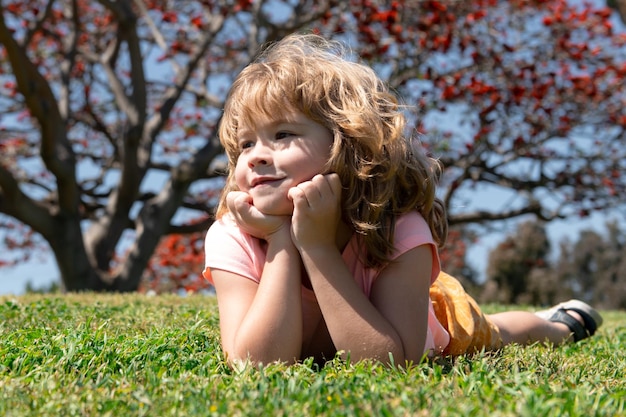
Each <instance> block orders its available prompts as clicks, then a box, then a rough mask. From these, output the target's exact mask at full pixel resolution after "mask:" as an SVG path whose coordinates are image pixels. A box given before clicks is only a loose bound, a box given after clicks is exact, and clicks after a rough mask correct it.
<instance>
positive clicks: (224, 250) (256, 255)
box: [203, 212, 450, 354]
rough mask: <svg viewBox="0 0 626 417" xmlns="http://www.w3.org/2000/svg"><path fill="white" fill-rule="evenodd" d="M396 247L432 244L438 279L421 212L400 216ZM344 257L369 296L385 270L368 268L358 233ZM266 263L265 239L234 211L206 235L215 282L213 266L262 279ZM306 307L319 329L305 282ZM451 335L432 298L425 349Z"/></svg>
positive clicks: (438, 346) (398, 251) (440, 345)
mask: <svg viewBox="0 0 626 417" xmlns="http://www.w3.org/2000/svg"><path fill="white" fill-rule="evenodd" d="M394 241H395V251H394V253H393V254H392V256H391V259H395V258H397V257H398V256H400V255H402V254H403V253H405V252H407V251H409V250H411V249H413V248H415V247H417V246H421V245H430V246H431V248H432V254H433V268H432V273H431V277H430V282H431V284H432V283H433V282H435V280H436V279H437V276H438V275H439V272H440V270H441V266H440V262H439V255H438V253H437V247H436V245H435V243H434V240H433V237H432V234H431V232H430V229H429V228H428V225H427V224H426V221H425V220H424V218H423V217H422V216H421V215H420V214H419V213H418V212H411V213H408V214H405V215H403V216H401V217H400V218H398V220H397V222H396V228H395V236H394ZM342 257H343V260H344V261H345V263H346V265H347V266H348V268H349V270H350V272H351V273H352V276H353V277H354V280H355V281H356V283H357V284H358V285H359V287H360V288H361V290H362V291H363V293H364V294H365V295H366V296H367V297H368V298H369V296H370V292H371V290H372V286H373V284H374V281H375V280H376V278H377V277H378V275H379V273H380V271H381V270H377V269H372V268H366V267H365V265H364V264H363V263H362V262H361V261H360V256H359V253H358V245H357V239H356V235H355V236H353V237H352V238H351V240H350V241H349V242H348V245H347V246H346V248H345V249H344V251H343V253H342ZM264 265H265V250H264V249H263V247H262V245H261V241H260V240H259V239H257V238H254V237H252V236H250V235H248V234H246V233H244V232H242V231H241V229H239V228H238V227H237V225H236V224H235V222H234V220H233V219H232V218H231V217H230V215H226V216H224V217H222V218H221V219H220V220H218V221H216V222H214V223H213V225H211V227H210V228H209V231H208V232H207V235H206V239H205V269H204V272H203V275H204V277H205V278H206V279H208V280H209V282H211V283H213V280H212V278H211V271H210V268H213V269H221V270H224V271H229V272H232V273H235V274H238V275H241V276H243V277H246V278H249V279H251V280H252V281H255V282H259V281H260V280H261V276H262V272H263V266H264ZM302 310H303V322H304V323H303V325H304V329H305V334H303V337H304V338H305V340H306V338H307V337H310V336H311V335H307V334H306V330H307V329H310V332H313V331H315V329H314V327H315V326H307V323H308V322H309V321H310V318H311V317H312V316H313V314H312V312H313V311H316V310H317V300H316V298H315V294H314V293H313V291H311V290H309V289H308V288H306V287H304V286H302ZM449 341H450V336H449V334H448V332H447V331H446V330H445V328H444V327H443V326H442V325H441V323H439V321H438V320H437V318H436V316H435V312H434V310H433V305H432V302H430V301H429V308H428V329H427V336H426V345H425V349H424V351H425V352H429V353H430V354H433V353H434V354H438V353H441V352H442V351H443V349H444V348H445V347H446V346H447V345H448V343H449Z"/></svg>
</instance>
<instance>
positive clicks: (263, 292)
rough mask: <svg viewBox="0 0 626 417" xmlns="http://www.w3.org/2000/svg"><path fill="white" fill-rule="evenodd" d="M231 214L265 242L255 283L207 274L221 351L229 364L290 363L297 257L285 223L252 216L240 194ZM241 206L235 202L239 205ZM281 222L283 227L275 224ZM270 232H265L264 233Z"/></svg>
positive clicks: (294, 345) (298, 338) (295, 335)
mask: <svg viewBox="0 0 626 417" xmlns="http://www.w3.org/2000/svg"><path fill="white" fill-rule="evenodd" d="M234 197H235V198H233V200H232V205H231V204H230V203H231V202H229V208H230V210H231V212H233V213H234V214H235V218H236V219H237V221H238V223H244V222H245V224H246V227H247V230H248V231H252V232H253V233H254V234H255V235H257V237H260V236H261V235H262V236H263V238H264V239H265V240H266V241H267V244H268V248H267V255H266V263H265V266H264V268H263V275H262V277H261V280H260V283H258V284H257V283H256V282H254V281H251V280H249V279H247V278H245V277H242V276H240V275H237V274H234V273H232V272H227V271H223V270H218V269H215V270H212V271H211V275H212V277H213V282H214V284H215V289H216V292H217V299H218V307H219V315H220V332H221V339H222V347H223V349H224V351H225V352H226V355H227V359H228V361H229V362H231V363H232V362H233V361H237V360H246V359H251V360H252V361H254V362H263V363H268V362H273V361H277V360H282V361H286V362H290V363H292V362H294V361H295V360H297V359H299V357H300V350H301V348H302V307H301V287H300V285H301V281H300V268H301V266H300V256H299V253H298V251H297V250H296V248H295V246H294V245H293V242H292V240H291V235H290V233H291V232H290V228H289V222H288V218H287V219H280V218H277V217H276V216H266V218H265V220H264V221H265V222H264V221H263V217H262V215H260V214H259V213H258V211H257V212H256V213H252V214H251V212H250V210H254V208H253V206H251V205H249V204H248V203H247V199H246V198H247V197H246V195H245V193H237V195H234ZM240 203H241V204H240ZM281 222H283V223H284V224H283V225H282V226H281V224H280V223H281ZM268 230H270V231H271V232H270V233H267V231H268Z"/></svg>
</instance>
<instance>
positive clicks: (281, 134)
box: [276, 132, 293, 139]
mask: <svg viewBox="0 0 626 417" xmlns="http://www.w3.org/2000/svg"><path fill="white" fill-rule="evenodd" d="M289 136H293V133H291V132H278V133H276V139H285V138H286V137H289Z"/></svg>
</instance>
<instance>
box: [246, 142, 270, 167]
mask: <svg viewBox="0 0 626 417" xmlns="http://www.w3.org/2000/svg"><path fill="white" fill-rule="evenodd" d="M270 163H271V155H270V152H269V149H267V147H266V146H263V145H262V144H260V143H257V144H256V145H254V149H252V152H250V154H249V158H248V166H249V167H250V168H254V167H255V166H258V165H269V164H270Z"/></svg>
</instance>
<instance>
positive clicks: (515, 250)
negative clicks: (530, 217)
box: [487, 221, 550, 304]
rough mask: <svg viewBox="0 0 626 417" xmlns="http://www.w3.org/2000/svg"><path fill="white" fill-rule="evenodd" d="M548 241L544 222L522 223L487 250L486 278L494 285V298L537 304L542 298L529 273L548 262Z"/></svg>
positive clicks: (544, 266)
mask: <svg viewBox="0 0 626 417" xmlns="http://www.w3.org/2000/svg"><path fill="white" fill-rule="evenodd" d="M549 253H550V242H549V240H548V236H547V234H546V230H545V227H544V225H543V224H541V223H539V222H536V221H526V222H524V223H521V224H520V225H519V226H518V228H517V230H516V231H515V233H513V234H512V235H511V236H509V237H507V238H506V239H505V240H504V241H503V242H502V243H500V244H499V245H498V246H496V248H495V249H494V250H493V251H492V252H491V253H490V254H489V264H488V267H487V279H488V280H490V281H492V282H494V283H495V284H496V285H497V294H498V299H497V301H500V302H505V303H509V304H510V303H530V304H538V303H540V301H541V300H539V299H538V297H537V294H535V293H534V291H532V288H530V285H529V284H530V277H531V273H532V272H533V271H535V270H539V271H542V270H544V269H545V268H546V267H547V266H548V259H547V257H548V255H549Z"/></svg>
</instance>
